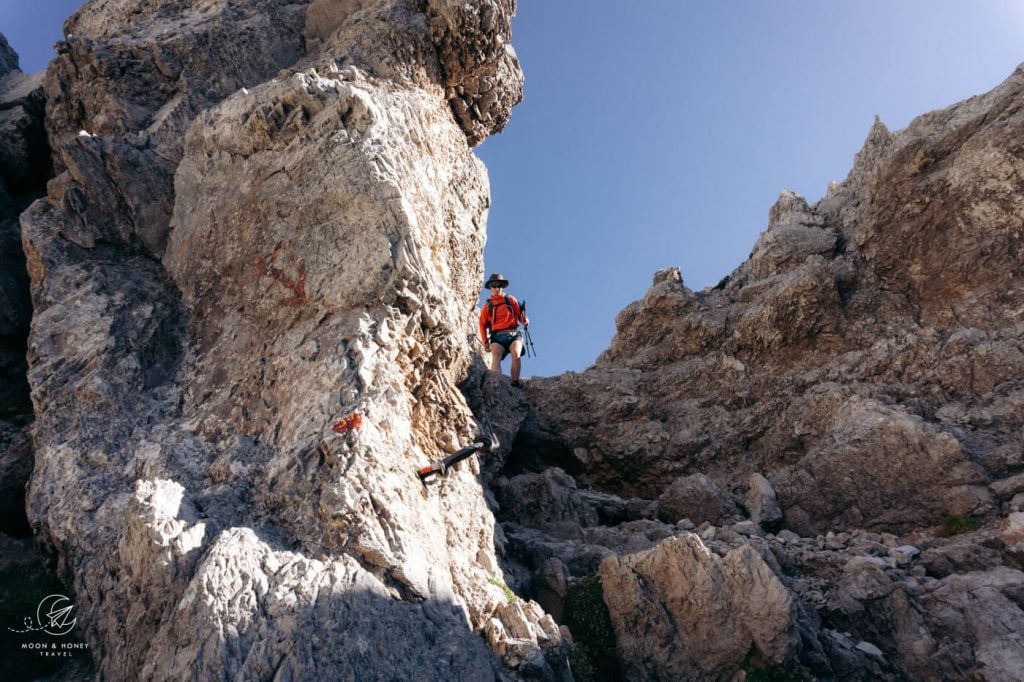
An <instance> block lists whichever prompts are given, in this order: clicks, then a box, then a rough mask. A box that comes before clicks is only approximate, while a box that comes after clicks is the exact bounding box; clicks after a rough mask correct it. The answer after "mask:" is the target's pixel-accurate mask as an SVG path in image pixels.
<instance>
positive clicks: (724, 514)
mask: <svg viewBox="0 0 1024 682" xmlns="http://www.w3.org/2000/svg"><path fill="white" fill-rule="evenodd" d="M738 514H739V510H738V509H737V508H736V505H735V504H734V503H733V501H732V500H731V499H730V498H729V497H728V496H726V495H725V494H723V493H722V491H721V490H719V488H718V486H716V485H715V482H714V481H712V480H711V478H709V477H708V476H705V475H704V474H693V475H692V476H682V477H680V478H677V479H676V480H675V481H673V482H672V484H671V485H670V486H669V487H668V488H666V489H665V492H664V493H662V494H661V497H659V498H658V516H659V518H661V520H662V521H665V522H666V523H676V522H677V521H679V520H681V519H690V521H692V522H693V523H697V524H700V523H704V522H705V521H706V522H709V523H713V524H721V522H722V521H723V520H724V519H728V518H732V517H735V516H737V515H738Z"/></svg>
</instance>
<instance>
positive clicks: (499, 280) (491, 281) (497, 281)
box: [484, 272, 508, 289]
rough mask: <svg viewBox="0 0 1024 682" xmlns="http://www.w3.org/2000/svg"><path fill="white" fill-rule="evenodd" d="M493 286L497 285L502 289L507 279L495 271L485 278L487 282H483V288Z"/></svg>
mask: <svg viewBox="0 0 1024 682" xmlns="http://www.w3.org/2000/svg"><path fill="white" fill-rule="evenodd" d="M493 286H499V287H501V288H502V289H504V288H505V287H507V286H508V280H507V279H505V278H504V277H503V276H502V274H501V273H500V272H496V273H494V274H493V275H491V276H490V277H488V278H487V283H486V284H484V289H490V288H491V287H493Z"/></svg>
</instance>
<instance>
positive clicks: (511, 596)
mask: <svg viewBox="0 0 1024 682" xmlns="http://www.w3.org/2000/svg"><path fill="white" fill-rule="evenodd" d="M487 582H489V583H490V584H492V585H496V586H498V587H500V588H501V591H502V592H504V593H505V599H507V600H508V603H509V604H515V603H516V602H517V601H519V597H517V596H516V593H515V592H513V591H512V588H511V587H509V586H508V585H506V584H505V583H503V582H501V581H500V580H496V579H495V578H491V579H490V580H488V581H487Z"/></svg>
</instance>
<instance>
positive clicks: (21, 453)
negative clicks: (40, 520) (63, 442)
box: [0, 421, 45, 596]
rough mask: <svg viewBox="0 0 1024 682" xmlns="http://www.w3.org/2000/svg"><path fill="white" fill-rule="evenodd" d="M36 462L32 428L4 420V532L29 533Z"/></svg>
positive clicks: (0, 497) (0, 429)
mask: <svg viewBox="0 0 1024 682" xmlns="http://www.w3.org/2000/svg"><path fill="white" fill-rule="evenodd" d="M32 462H33V458H32V442H31V441H30V440H29V429H28V427H22V428H18V427H17V426H15V425H14V424H13V423H11V422H7V421H0V533H7V534H11V533H18V534H21V533H24V532H25V531H26V530H28V528H27V526H28V524H27V522H26V520H25V486H26V485H27V484H28V479H29V476H31V474H32ZM44 596H45V595H44Z"/></svg>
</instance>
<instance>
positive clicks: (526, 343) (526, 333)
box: [519, 298, 537, 358]
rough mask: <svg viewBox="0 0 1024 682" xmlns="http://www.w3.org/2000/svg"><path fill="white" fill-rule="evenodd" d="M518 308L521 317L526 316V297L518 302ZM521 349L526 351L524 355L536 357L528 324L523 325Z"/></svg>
mask: <svg viewBox="0 0 1024 682" xmlns="http://www.w3.org/2000/svg"><path fill="white" fill-rule="evenodd" d="M519 307H520V309H521V310H522V311H523V317H526V299H525V298H524V299H523V302H522V303H520V304H519ZM523 350H524V351H526V357H528V358H535V357H537V349H536V348H534V347H533V339H532V338H530V325H529V324H524V325H523Z"/></svg>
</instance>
